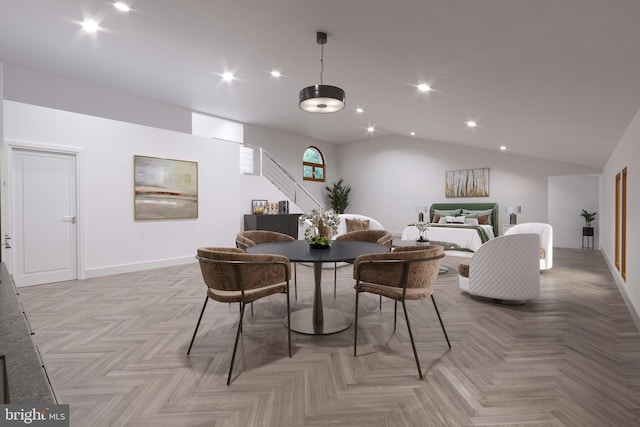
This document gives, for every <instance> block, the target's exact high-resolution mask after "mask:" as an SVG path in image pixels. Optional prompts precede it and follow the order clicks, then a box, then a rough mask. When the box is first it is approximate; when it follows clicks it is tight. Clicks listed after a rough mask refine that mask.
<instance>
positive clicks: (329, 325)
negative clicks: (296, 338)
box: [285, 308, 351, 335]
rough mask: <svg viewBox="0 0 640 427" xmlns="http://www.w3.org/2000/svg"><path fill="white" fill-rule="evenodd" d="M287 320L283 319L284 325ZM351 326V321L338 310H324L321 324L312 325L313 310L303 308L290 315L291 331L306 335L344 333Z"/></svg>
mask: <svg viewBox="0 0 640 427" xmlns="http://www.w3.org/2000/svg"><path fill="white" fill-rule="evenodd" d="M286 322H287V319H285V324H286ZM349 326H351V319H350V318H349V317H347V316H345V315H344V313H342V312H341V311H339V310H333V309H329V308H325V309H324V319H323V321H322V323H314V321H313V308H305V309H302V310H298V311H295V312H293V313H291V330H292V331H294V332H298V333H300V334H307V335H328V334H335V333H336V332H340V331H344V330H345V329H347V328H348V327H349Z"/></svg>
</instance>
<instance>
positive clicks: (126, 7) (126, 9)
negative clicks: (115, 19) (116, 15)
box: [113, 1, 131, 12]
mask: <svg viewBox="0 0 640 427" xmlns="http://www.w3.org/2000/svg"><path fill="white" fill-rule="evenodd" d="M113 6H114V7H115V8H116V9H118V10H120V11H122V12H129V11H130V10H131V8H130V7H129V5H127V4H126V3H122V2H121V1H117V2H115V3H114V4H113Z"/></svg>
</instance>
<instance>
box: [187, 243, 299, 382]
mask: <svg viewBox="0 0 640 427" xmlns="http://www.w3.org/2000/svg"><path fill="white" fill-rule="evenodd" d="M196 258H197V259H198V261H199V262H200V270H201V272H202V278H203V279H204V282H205V284H206V285H207V296H206V297H205V300H204V305H203V306H202V311H201V312H200V317H199V318H198V323H197V324H196V329H195V330H194V331H193V337H192V338H191V344H189V349H188V350H187V355H189V354H190V353H191V347H192V346H193V342H194V340H195V339H196V334H197V333H198V328H199V327H200V321H201V320H202V315H203V314H204V310H205V308H206V307H207V302H208V301H209V299H212V300H215V301H219V302H225V303H235V302H237V303H240V319H239V320H238V330H237V332H236V342H235V344H234V346H233V356H232V357H231V364H230V366H229V376H228V377H227V385H229V384H230V382H231V373H232V372H233V362H234V361H235V358H236V351H237V349H238V339H239V338H240V332H241V331H242V318H243V317H244V308H245V305H246V304H247V303H250V302H253V301H256V300H258V299H260V298H264V297H267V296H270V295H273V294H279V293H285V294H286V297H287V325H290V324H291V321H290V320H291V312H290V306H289V278H290V276H291V264H290V263H289V260H288V259H287V258H286V257H283V256H280V255H260V254H248V253H245V252H244V251H243V250H242V249H238V248H199V249H198V255H197V257H196ZM287 328H288V326H287ZM288 340H289V357H291V329H288Z"/></svg>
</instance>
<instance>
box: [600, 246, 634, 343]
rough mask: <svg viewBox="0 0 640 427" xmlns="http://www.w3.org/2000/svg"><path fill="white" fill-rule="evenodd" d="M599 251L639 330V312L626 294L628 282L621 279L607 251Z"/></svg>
mask: <svg viewBox="0 0 640 427" xmlns="http://www.w3.org/2000/svg"><path fill="white" fill-rule="evenodd" d="M600 252H601V253H602V256H604V260H605V262H606V263H607V267H609V271H611V276H612V277H613V281H614V282H616V286H618V290H619V291H620V295H622V299H623V300H624V303H625V305H626V306H627V309H629V313H630V314H631V318H632V319H633V323H635V324H636V329H637V330H638V332H640V313H639V312H638V310H637V309H636V307H635V306H634V305H633V302H631V299H630V298H629V294H627V288H626V287H627V286H628V283H626V282H625V281H624V280H622V276H621V275H620V272H619V271H618V269H617V268H616V265H615V263H613V262H611V260H610V259H609V257H608V256H607V253H606V252H605V251H603V250H600Z"/></svg>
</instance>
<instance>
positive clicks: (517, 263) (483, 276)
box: [458, 234, 540, 301]
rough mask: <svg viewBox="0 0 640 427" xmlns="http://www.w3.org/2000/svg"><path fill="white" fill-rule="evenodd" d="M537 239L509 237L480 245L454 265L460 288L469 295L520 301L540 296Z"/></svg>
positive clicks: (532, 236) (519, 236)
mask: <svg viewBox="0 0 640 427" xmlns="http://www.w3.org/2000/svg"><path fill="white" fill-rule="evenodd" d="M539 254H540V236H539V235H538V234H513V235H509V236H499V237H496V238H495V239H491V240H489V241H488V242H486V243H485V244H483V245H482V246H481V247H480V248H479V249H478V250H477V251H476V253H475V254H473V256H472V257H471V258H470V259H468V260H465V261H462V262H460V264H459V265H458V273H460V275H459V283H460V289H461V290H463V291H465V292H468V293H469V295H472V296H479V297H484V298H491V299H497V300H507V301H523V300H525V301H526V300H530V299H534V298H538V296H539V295H540V270H539V268H538V259H539V257H540V256H539Z"/></svg>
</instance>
